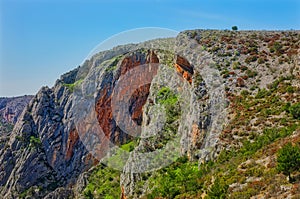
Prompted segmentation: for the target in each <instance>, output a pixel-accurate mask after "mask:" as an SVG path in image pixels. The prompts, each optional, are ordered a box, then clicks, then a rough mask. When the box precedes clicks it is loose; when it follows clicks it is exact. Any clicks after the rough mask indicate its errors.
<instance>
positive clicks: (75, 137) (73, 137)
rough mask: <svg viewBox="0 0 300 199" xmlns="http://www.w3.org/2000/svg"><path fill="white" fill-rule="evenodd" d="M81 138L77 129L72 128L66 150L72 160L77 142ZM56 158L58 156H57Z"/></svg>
mask: <svg viewBox="0 0 300 199" xmlns="http://www.w3.org/2000/svg"><path fill="white" fill-rule="evenodd" d="M78 140H79V135H78V132H77V130H76V129H74V130H71V131H70V133H69V136H68V142H67V151H66V159H67V160H70V159H71V157H72V155H73V149H74V146H75V144H76V143H77V142H78ZM55 159H56V158H55Z"/></svg>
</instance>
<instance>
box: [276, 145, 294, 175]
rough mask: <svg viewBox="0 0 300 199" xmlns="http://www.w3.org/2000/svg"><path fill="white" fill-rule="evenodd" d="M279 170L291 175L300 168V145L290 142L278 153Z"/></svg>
mask: <svg viewBox="0 0 300 199" xmlns="http://www.w3.org/2000/svg"><path fill="white" fill-rule="evenodd" d="M277 170H278V171H282V172H283V174H285V175H288V176H289V180H290V181H291V173H292V172H294V171H299V170H300V147H299V146H293V145H292V144H291V143H288V144H286V145H284V146H283V147H282V149H280V150H279V151H278V153H277Z"/></svg>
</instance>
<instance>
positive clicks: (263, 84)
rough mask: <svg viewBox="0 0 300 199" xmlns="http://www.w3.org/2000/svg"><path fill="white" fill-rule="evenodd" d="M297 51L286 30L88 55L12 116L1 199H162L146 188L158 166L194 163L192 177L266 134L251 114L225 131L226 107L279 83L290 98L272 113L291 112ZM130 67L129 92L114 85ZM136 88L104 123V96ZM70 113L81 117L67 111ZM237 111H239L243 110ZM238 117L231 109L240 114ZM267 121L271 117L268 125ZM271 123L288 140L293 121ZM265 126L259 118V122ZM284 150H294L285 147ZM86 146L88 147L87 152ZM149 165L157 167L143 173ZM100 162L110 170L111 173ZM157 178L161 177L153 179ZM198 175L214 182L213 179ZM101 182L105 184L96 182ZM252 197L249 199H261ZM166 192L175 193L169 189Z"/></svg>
mask: <svg viewBox="0 0 300 199" xmlns="http://www.w3.org/2000/svg"><path fill="white" fill-rule="evenodd" d="M299 45H300V44H299V32H297V31H294V32H293V31H291V32H259V31H253V32H243V31H239V32H236V31H213V30H211V31H205V30H193V31H185V32H182V33H180V34H179V35H178V36H177V37H176V38H170V39H158V40H153V41H148V42H144V43H141V44H130V45H125V46H118V47H115V48H114V49H112V50H109V51H105V52H100V53H98V54H95V55H94V56H93V57H91V58H90V59H89V60H87V61H85V63H84V64H83V65H82V66H80V67H79V68H77V69H75V70H73V71H71V72H69V73H66V74H64V75H62V76H61V78H60V79H59V80H57V81H56V83H55V85H54V87H53V88H48V87H43V88H42V89H41V90H40V91H39V92H38V93H37V95H36V96H34V97H33V99H32V100H31V102H30V103H29V105H28V107H27V108H26V109H25V111H24V112H23V113H22V115H21V116H20V118H19V120H18V122H17V123H16V125H15V127H14V129H13V131H12V133H11V136H10V139H9V140H8V141H5V143H4V145H3V146H5V147H1V149H0V163H1V165H2V166H1V168H0V173H1V175H0V193H1V195H2V196H4V198H26V197H33V198H93V197H94V198H104V197H108V196H110V197H114V196H115V195H113V194H117V195H118V196H117V197H122V198H141V197H146V196H149V197H150V195H151V194H154V196H155V197H171V196H170V195H169V196H168V195H159V193H158V195H155V190H156V189H158V188H159V187H157V185H156V184H155V185H154V186H152V187H151V186H149V185H150V184H151V183H153V182H155V180H153V179H155V178H157V179H160V178H159V175H164V174H160V171H162V170H163V169H164V167H166V168H169V167H172V165H173V162H174V161H175V160H174V158H178V157H187V160H188V162H187V163H186V162H185V163H184V164H187V165H189V164H193V163H194V164H196V165H197V167H198V169H199V170H200V171H201V169H202V167H203V165H204V166H205V165H206V166H207V164H208V163H209V162H211V161H216V160H218V157H223V156H224V153H225V152H224V151H229V150H231V149H234V150H238V149H239V148H240V147H242V146H243V145H244V144H243V141H244V139H250V135H251V132H253V131H254V130H256V131H257V135H256V134H255V136H259V135H261V134H262V135H263V134H264V131H263V128H264V126H266V125H267V124H260V123H259V124H255V123H254V122H255V121H257V120H258V119H261V118H262V116H260V115H259V114H260V112H261V110H264V109H263V108H262V109H260V110H258V112H257V113H255V114H256V115H255V117H253V118H250V120H251V121H252V122H250V124H252V126H250V127H249V125H247V124H246V123H247V122H245V124H244V123H240V124H239V126H234V125H236V124H237V122H238V120H239V121H243V120H245V121H246V119H248V118H246V117H244V118H237V117H240V115H239V114H237V113H236V110H235V108H241V107H240V106H238V105H239V104H236V102H237V101H236V98H238V97H240V95H242V96H248V98H245V100H254V99H252V98H253V96H254V97H255V96H256V95H258V94H259V93H261V92H262V91H261V90H262V89H268V87H270V85H271V84H272V83H273V82H274V81H276V80H278V79H280V77H284V78H281V80H280V81H279V82H278V84H277V86H278V85H279V86H285V83H288V85H287V86H290V88H291V89H290V90H293V91H294V92H293V93H288V94H286V93H283V94H282V95H280V96H281V97H282V96H283V97H284V99H283V98H282V106H283V104H284V103H287V102H292V103H293V104H294V103H297V102H299V101H300V99H299V92H296V91H299V77H300V73H299ZM140 66H144V68H143V67H142V68H143V70H142V71H143V72H142V73H137V74H134V73H132V75H130V84H125V85H123V84H121V86H118V85H119V83H120V82H122V78H126V77H127V76H126V74H127V75H128V74H131V71H134V70H135V69H137V68H139V67H140ZM149 77H151V78H149ZM289 77H290V78H289ZM147 78H149V79H148V80H147V81H146V82H147V84H145V85H142V86H139V87H137V88H136V89H135V90H134V92H132V93H130V94H131V97H130V99H129V101H128V106H125V107H123V106H121V107H120V108H119V109H118V110H117V112H115V110H114V91H116V90H118V89H119V90H118V91H119V92H120V93H122V92H123V93H126V92H129V91H130V89H131V87H132V85H141V84H142V83H143V81H145V79H147ZM125 80H126V79H125ZM285 88H286V87H285ZM276 89H277V87H276ZM276 89H275V90H272V92H274V93H269V95H271V94H272V95H273V94H274V96H275V95H277V96H278V95H279V94H280V92H281V91H280V90H276ZM246 92H247V94H246V95H245V93H246ZM270 92H271V91H270ZM243 99H244V98H242V99H241V100H243ZM118 100H120V101H121V102H123V101H126V100H127V99H126V95H124V96H120V98H118ZM251 102H252V101H251ZM80 103H83V104H84V105H85V106H87V107H90V109H87V111H86V110H81V109H78V107H80V106H78V105H81V104H80ZM249 103H250V102H249ZM256 103H257V102H256ZM260 103H263V102H260ZM256 105H257V104H256ZM248 109H249V111H251V107H249V108H248ZM248 109H247V110H244V109H243V111H244V113H248V112H247V111H248ZM91 112H92V114H90V113H91ZM262 112H263V111H262ZM268 113H269V114H267V115H272V113H273V112H271V113H270V112H268ZM78 114H79V115H78ZM124 114H125V115H126V114H129V116H130V117H129V121H128V122H124V123H126V125H127V127H131V128H135V127H136V126H138V128H139V129H140V132H138V135H139V138H136V137H135V136H137V135H136V134H131V133H128V131H126V129H124V126H122V123H120V118H121V119H122V117H123V116H124ZM253 115H254V114H253ZM275 116H276V114H275V112H274V113H273V115H272V118H274V117H275ZM89 117H93V118H94V120H93V119H92V120H91V121H93V122H96V123H97V126H99V127H101V129H102V130H103V134H99V132H98V131H92V130H93V129H89V126H88V125H85V124H87V123H84V122H90V120H86V118H89ZM278 117H279V116H278ZM245 118H246V119H245ZM282 118H285V120H286V121H287V123H285V124H281V126H283V127H286V126H287V125H288V124H295V125H296V126H297V125H298V126H297V127H296V129H293V132H292V133H294V136H297V135H298V134H297V133H296V132H297V129H298V130H299V121H297V120H293V119H292V118H291V117H289V116H288V113H286V112H284V113H283V115H282ZM270 120H271V117H269V118H267V119H266V121H270ZM82 121H83V122H82ZM164 122H165V123H164ZM80 124H84V125H80ZM276 125H277V123H275V124H274V126H276ZM257 127H260V128H257ZM83 132H84V133H83ZM86 132H88V133H86ZM242 132H247V133H244V134H243V133H242ZM93 133H94V134H93ZM87 134H88V135H87ZM86 135H87V137H84V136H86ZM92 135H93V136H95V137H96V138H97V139H95V140H94V141H95V142H93V143H90V142H86V140H85V139H87V138H89V136H92ZM255 136H254V137H255ZM285 139H288V138H285ZM293 139H294V142H295V143H296V142H297V139H295V138H293ZM103 140H107V141H109V142H103ZM103 143H104V144H103ZM92 144H96V146H99V147H100V148H97V147H96V148H93V146H94V145H92ZM110 144H113V146H110ZM126 144H130V146H132V148H130V150H128V152H130V153H126V150H125V152H124V150H123V152H119V151H118V150H119V149H118V147H116V146H120V147H121V148H126V147H125V146H127V145H126ZM120 154H121V155H120ZM151 155H154V156H151ZM153 157H163V158H162V159H159V161H157V162H150V163H149V161H148V160H149V158H150V159H151V158H153ZM103 158H104V159H103ZM251 158H254V157H252V156H251ZM137 160H140V161H137ZM175 162H176V161H175ZM189 162H190V163H189ZM104 163H105V165H109V166H111V167H113V168H117V169H120V168H121V169H120V171H119V172H118V171H111V170H110V169H109V167H106V166H103V164H104ZM115 163H117V164H115ZM119 163H120V164H119ZM121 163H122V164H121ZM216 164H217V163H216ZM234 164H239V163H238V162H234ZM234 164H233V165H234ZM208 165H209V164H208ZM224 165H226V164H224ZM207 167H209V166H207ZM273 167H274V166H273ZM157 168H162V169H161V170H158V171H156V169H157ZM144 171H152V172H146V173H144ZM207 172H208V173H209V172H212V173H210V174H211V175H213V176H217V177H218V176H219V175H220V174H218V173H214V172H215V170H214V169H211V170H210V171H207ZM93 176H99V178H93ZM100 176H101V177H100ZM108 176H110V177H108ZM106 177H107V178H110V179H109V180H107V181H105V180H106ZM206 178H207V179H206ZM203 179H206V181H204V182H203V184H205V185H206V186H203V187H202V188H199V187H197V190H193V191H190V193H189V194H191V195H190V197H191V198H200V197H201V195H202V196H203V194H204V195H205V194H208V193H209V190H208V187H211V186H213V185H212V184H211V183H210V182H214V179H211V178H209V177H203V178H201V179H198V180H197V183H200V182H201V183H202V181H203ZM224 179H226V176H225V177H224ZM253 179H254V178H253ZM93 180H103V187H104V186H105V183H108V182H109V183H108V184H109V187H106V189H105V188H103V187H102V188H101V186H100V188H99V189H97V188H96V187H97V186H99V185H95V184H93ZM247 180H248V181H246V180H245V182H246V183H244V185H243V186H244V187H246V188H247V186H250V185H251V186H252V184H251V183H252V182H253V181H251V180H249V179H247ZM224 181H226V180H224ZM257 181H259V180H256V181H255V182H257ZM282 182H283V183H285V182H284V181H282ZM119 183H120V186H117V185H118V184H119ZM226 183H228V184H229V185H230V186H229V187H233V188H232V189H228V190H229V192H228V196H234V194H238V193H239V191H241V190H242V188H241V187H242V184H241V183H242V182H235V181H232V180H231V179H230V180H227V181H226ZM234 183H238V184H234ZM239 183H240V184H239ZM116 184H117V185H116ZM194 184H195V183H194ZM278 186H281V185H280V183H279V185H278ZM111 189H114V191H111ZM226 190H227V189H226ZM266 190H268V189H266ZM293 190H294V188H293V189H288V190H286V194H292V195H293V192H292V191H293ZM263 191H264V190H260V191H259V192H253V193H251V194H252V195H251V196H255V195H259V194H266V193H265V192H263ZM183 192H187V191H186V190H185V191H183ZM175 193H178V196H180V194H183V193H181V190H179V191H178V192H175ZM160 194H163V193H160ZM281 194H285V193H281ZM296 194H297V193H296ZM294 195H295V194H294ZM181 196H182V197H184V194H183V195H181ZM151 197H152V196H151ZM172 197H173V195H172Z"/></svg>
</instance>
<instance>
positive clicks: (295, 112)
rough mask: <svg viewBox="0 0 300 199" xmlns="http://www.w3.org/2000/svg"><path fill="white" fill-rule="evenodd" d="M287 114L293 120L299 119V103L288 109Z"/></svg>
mask: <svg viewBox="0 0 300 199" xmlns="http://www.w3.org/2000/svg"><path fill="white" fill-rule="evenodd" d="M289 112H290V113H291V114H292V116H293V117H294V118H295V119H300V102H299V103H296V104H293V105H291V106H290V107H289Z"/></svg>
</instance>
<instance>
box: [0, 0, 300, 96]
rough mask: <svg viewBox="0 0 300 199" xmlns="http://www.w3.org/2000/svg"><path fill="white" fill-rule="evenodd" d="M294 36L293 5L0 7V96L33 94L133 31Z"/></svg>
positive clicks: (204, 2) (38, 2)
mask: <svg viewBox="0 0 300 199" xmlns="http://www.w3.org/2000/svg"><path fill="white" fill-rule="evenodd" d="M233 25H237V26H238V27H239V29H240V30H249V29H251V30H253V29H255V30H263V29H264V30H270V29H275V30H289V29H296V30H299V29H300V1H298V0H280V1H279V0H198V1H196V0H194V1H192V0H182V1H179V0H153V1H151V0H129V1H126V0H103V1H101V0H98V1H97V0H0V96H17V95H23V94H35V93H36V92H37V91H38V90H39V88H40V87H41V86H44V85H48V86H50V87H51V86H53V84H54V82H55V80H56V79H57V78H59V76H60V75H61V74H63V73H64V72H67V71H69V70H71V69H73V68H75V67H76V66H78V65H79V64H80V63H81V62H82V61H83V59H84V58H85V57H86V56H87V55H88V54H89V52H90V51H91V50H92V49H93V48H94V47H95V46H97V45H98V44H99V43H100V42H101V41H103V40H105V39H107V38H108V37H110V36H112V35H114V34H117V33H119V32H122V31H126V30H129V29H133V28H141V27H162V28H169V29H173V30H176V31H181V30H185V29H196V28H200V29H231V27H232V26H233Z"/></svg>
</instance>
